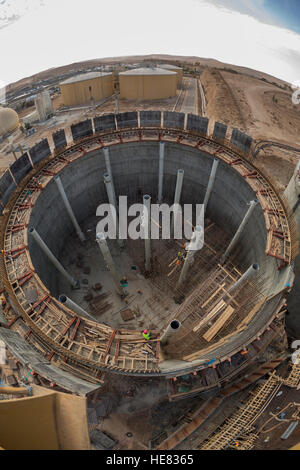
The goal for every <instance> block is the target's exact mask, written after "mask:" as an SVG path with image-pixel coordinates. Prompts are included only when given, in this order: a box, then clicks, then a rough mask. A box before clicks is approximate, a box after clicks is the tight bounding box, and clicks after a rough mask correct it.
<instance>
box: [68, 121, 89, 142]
mask: <svg viewBox="0 0 300 470" xmlns="http://www.w3.org/2000/svg"><path fill="white" fill-rule="evenodd" d="M71 132H72V136H73V140H74V141H76V140H79V139H82V138H83V137H89V136H90V135H93V125H92V120H91V119H87V120H86V121H81V122H78V123H77V124H72V125H71Z"/></svg>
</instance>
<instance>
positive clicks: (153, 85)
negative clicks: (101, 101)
mask: <svg viewBox="0 0 300 470" xmlns="http://www.w3.org/2000/svg"><path fill="white" fill-rule="evenodd" d="M119 80H120V97H121V98H125V99H128V100H158V99H166V98H172V97H173V96H176V93H177V74H176V73H171V72H169V73H168V74H166V75H164V74H158V75H132V74H130V75H126V72H125V73H124V74H122V73H120V75H119Z"/></svg>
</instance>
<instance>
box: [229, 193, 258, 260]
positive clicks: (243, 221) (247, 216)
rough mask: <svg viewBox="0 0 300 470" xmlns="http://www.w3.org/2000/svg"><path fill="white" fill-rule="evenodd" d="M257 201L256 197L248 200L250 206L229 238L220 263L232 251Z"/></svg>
mask: <svg viewBox="0 0 300 470" xmlns="http://www.w3.org/2000/svg"><path fill="white" fill-rule="evenodd" d="M257 204H258V201H257V199H254V201H251V202H250V207H249V209H248V210H247V212H246V214H245V217H244V218H243V220H242V222H241V224H240V226H239V228H238V229H237V231H236V233H235V235H234V237H233V239H232V240H231V242H230V244H229V246H228V248H227V250H226V251H225V253H224V255H223V256H222V257H221V264H223V263H225V261H226V259H227V258H228V256H229V255H230V253H231V252H232V250H233V249H234V248H235V246H236V244H237V243H238V241H239V239H240V238H241V235H242V232H243V230H244V228H245V225H246V224H247V222H248V220H249V219H250V217H251V214H252V212H253V211H254V209H255V207H256V206H257Z"/></svg>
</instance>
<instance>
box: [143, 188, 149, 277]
mask: <svg viewBox="0 0 300 470" xmlns="http://www.w3.org/2000/svg"><path fill="white" fill-rule="evenodd" d="M143 202H144V220H143V223H142V225H143V228H144V236H145V269H146V272H149V271H150V270H151V238H150V236H151V230H150V229H151V227H150V224H151V197H150V196H148V194H146V195H145V196H144V197H143Z"/></svg>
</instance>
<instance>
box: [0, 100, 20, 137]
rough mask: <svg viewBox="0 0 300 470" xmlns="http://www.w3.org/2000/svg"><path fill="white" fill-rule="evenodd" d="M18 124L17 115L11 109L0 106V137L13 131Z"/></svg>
mask: <svg viewBox="0 0 300 470" xmlns="http://www.w3.org/2000/svg"><path fill="white" fill-rule="evenodd" d="M18 126H19V116H18V114H17V113H16V111H14V110H13V109H10V108H2V107H0V137H2V136H4V135H5V134H9V133H10V132H13V131H14V130H15V129H17V127H18Z"/></svg>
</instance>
